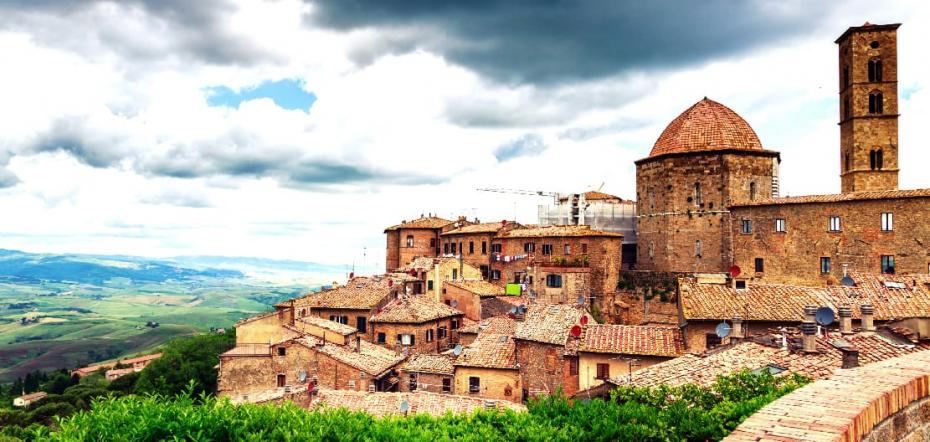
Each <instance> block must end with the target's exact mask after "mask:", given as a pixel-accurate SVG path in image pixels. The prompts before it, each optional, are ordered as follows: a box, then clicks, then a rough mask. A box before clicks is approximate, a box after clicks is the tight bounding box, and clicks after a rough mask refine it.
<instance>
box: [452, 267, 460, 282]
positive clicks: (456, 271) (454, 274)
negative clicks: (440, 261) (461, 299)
mask: <svg viewBox="0 0 930 442" xmlns="http://www.w3.org/2000/svg"><path fill="white" fill-rule="evenodd" d="M457 279H459V269H452V280H453V281H455V280H457Z"/></svg>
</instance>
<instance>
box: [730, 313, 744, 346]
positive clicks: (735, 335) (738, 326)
mask: <svg viewBox="0 0 930 442" xmlns="http://www.w3.org/2000/svg"><path fill="white" fill-rule="evenodd" d="M742 337H743V318H742V317H740V315H735V316H733V330H732V331H731V333H730V340H731V341H732V340H734V339H735V340H737V341H738V340H739V339H740V338H742Z"/></svg>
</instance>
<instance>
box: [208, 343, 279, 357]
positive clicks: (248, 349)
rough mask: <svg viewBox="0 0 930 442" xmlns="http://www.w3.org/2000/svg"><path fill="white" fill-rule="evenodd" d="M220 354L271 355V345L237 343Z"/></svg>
mask: <svg viewBox="0 0 930 442" xmlns="http://www.w3.org/2000/svg"><path fill="white" fill-rule="evenodd" d="M220 356H271V346H270V345H268V344H239V345H236V346H235V347H233V348H231V349H230V350H228V351H226V352H224V353H220Z"/></svg>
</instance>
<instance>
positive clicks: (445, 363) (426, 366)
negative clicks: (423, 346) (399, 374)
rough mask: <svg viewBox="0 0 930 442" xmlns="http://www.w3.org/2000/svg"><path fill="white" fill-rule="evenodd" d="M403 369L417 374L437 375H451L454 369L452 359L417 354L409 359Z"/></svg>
mask: <svg viewBox="0 0 930 442" xmlns="http://www.w3.org/2000/svg"><path fill="white" fill-rule="evenodd" d="M403 369H404V370H406V371H414V372H417V373H437V374H448V375H451V374H452V373H453V372H454V371H455V368H454V367H453V366H452V357H451V356H448V355H432V354H417V355H413V356H411V357H410V359H408V360H407V362H406V363H405V364H404V366H403Z"/></svg>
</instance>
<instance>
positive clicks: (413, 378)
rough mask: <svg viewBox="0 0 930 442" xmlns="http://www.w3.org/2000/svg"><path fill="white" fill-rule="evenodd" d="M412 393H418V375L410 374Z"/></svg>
mask: <svg viewBox="0 0 930 442" xmlns="http://www.w3.org/2000/svg"><path fill="white" fill-rule="evenodd" d="M409 386H410V391H416V389H417V374H416V373H410V384H409Z"/></svg>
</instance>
